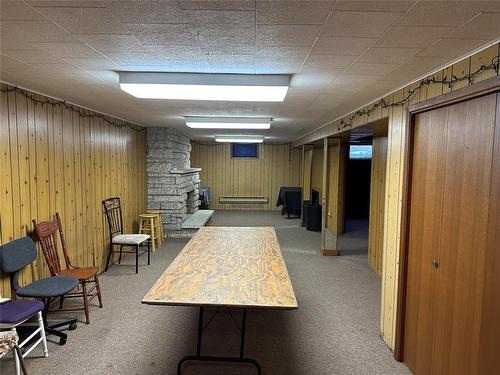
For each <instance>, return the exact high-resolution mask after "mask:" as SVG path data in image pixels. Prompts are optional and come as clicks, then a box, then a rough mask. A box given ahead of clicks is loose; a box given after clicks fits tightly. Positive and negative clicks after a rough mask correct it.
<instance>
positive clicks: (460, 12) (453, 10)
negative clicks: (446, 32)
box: [395, 1, 480, 26]
mask: <svg viewBox="0 0 500 375" xmlns="http://www.w3.org/2000/svg"><path fill="white" fill-rule="evenodd" d="M479 12H480V7H479V6H478V5H477V3H475V2H474V1H463V2H460V1H457V2H453V3H452V5H451V4H450V3H449V2H446V1H423V2H419V3H417V4H415V6H413V7H412V8H411V9H410V10H409V11H408V13H407V14H406V15H405V16H404V17H402V18H400V19H399V20H397V21H396V23H395V25H405V26H459V25H462V24H463V23H464V22H466V21H468V20H470V19H471V18H472V17H474V16H475V15H477V14H478V13H479Z"/></svg>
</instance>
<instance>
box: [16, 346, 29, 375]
mask: <svg viewBox="0 0 500 375" xmlns="http://www.w3.org/2000/svg"><path fill="white" fill-rule="evenodd" d="M14 353H15V354H14V356H15V357H16V374H17V375H20V372H19V364H21V368H22V369H23V374H24V375H28V371H26V366H25V365H24V359H23V353H22V352H21V349H20V348H19V346H17V344H16V345H14Z"/></svg>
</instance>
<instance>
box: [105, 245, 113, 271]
mask: <svg viewBox="0 0 500 375" xmlns="http://www.w3.org/2000/svg"><path fill="white" fill-rule="evenodd" d="M112 252H113V243H112V242H110V243H109V254H108V259H107V260H106V268H105V270H104V272H106V271H107V270H108V266H109V260H110V259H111V253H112Z"/></svg>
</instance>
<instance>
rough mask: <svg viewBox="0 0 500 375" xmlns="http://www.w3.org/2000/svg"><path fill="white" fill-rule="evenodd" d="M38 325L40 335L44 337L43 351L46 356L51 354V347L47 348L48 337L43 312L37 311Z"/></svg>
mask: <svg viewBox="0 0 500 375" xmlns="http://www.w3.org/2000/svg"><path fill="white" fill-rule="evenodd" d="M37 319H38V327H39V328H40V336H41V337H42V346H43V353H44V355H45V357H48V356H49V349H48V348H47V337H46V336H45V327H44V325H43V317H42V312H41V311H39V312H38V313H37Z"/></svg>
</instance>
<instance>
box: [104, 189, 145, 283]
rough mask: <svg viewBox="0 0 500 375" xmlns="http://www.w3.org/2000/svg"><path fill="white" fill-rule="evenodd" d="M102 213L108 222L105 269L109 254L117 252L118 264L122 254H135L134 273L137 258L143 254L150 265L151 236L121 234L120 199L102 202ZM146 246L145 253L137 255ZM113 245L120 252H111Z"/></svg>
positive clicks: (137, 266) (137, 262)
mask: <svg viewBox="0 0 500 375" xmlns="http://www.w3.org/2000/svg"><path fill="white" fill-rule="evenodd" d="M102 205H103V207H104V213H105V214H106V219H107V221H108V228H109V253H108V258H107V260H106V269H105V271H107V270H108V266H109V261H110V259H111V253H114V252H119V253H120V256H119V258H118V264H120V263H121V261H122V253H135V273H138V272H139V256H140V255H143V254H145V253H147V254H148V266H149V265H150V264H151V250H150V248H151V236H150V235H149V234H135V233H134V234H124V233H123V217H122V206H121V203H120V198H118V197H114V198H108V199H105V200H103V201H102ZM145 243H146V244H147V246H148V248H147V250H146V251H143V252H142V253H139V246H141V245H144V244H145ZM114 245H119V246H120V250H119V251H117V250H113V246H114ZM124 246H133V247H134V248H135V251H124V250H123V247H124Z"/></svg>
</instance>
